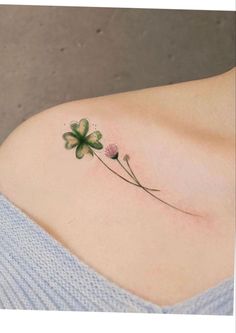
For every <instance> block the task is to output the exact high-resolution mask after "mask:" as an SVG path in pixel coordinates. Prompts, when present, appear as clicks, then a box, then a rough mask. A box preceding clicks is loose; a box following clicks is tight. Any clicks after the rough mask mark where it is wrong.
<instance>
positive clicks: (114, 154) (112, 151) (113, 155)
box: [105, 143, 119, 160]
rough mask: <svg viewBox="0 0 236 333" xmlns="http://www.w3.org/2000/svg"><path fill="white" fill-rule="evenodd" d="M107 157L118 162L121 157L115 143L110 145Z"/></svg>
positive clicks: (106, 152)
mask: <svg viewBox="0 0 236 333" xmlns="http://www.w3.org/2000/svg"><path fill="white" fill-rule="evenodd" d="M105 155H106V156H107V157H109V158H112V159H113V160H116V159H117V158H118V156H119V151H118V147H117V145H115V144H114V143H112V144H110V145H108V146H107V147H106V149H105Z"/></svg>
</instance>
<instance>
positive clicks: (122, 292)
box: [0, 192, 234, 314]
mask: <svg viewBox="0 0 236 333" xmlns="http://www.w3.org/2000/svg"><path fill="white" fill-rule="evenodd" d="M1 205H3V206H5V207H6V208H7V209H8V210H9V211H10V212H11V214H15V215H17V216H18V217H19V219H14V227H15V228H16V229H15V230H17V233H18V235H19V237H20V236H21V232H22V235H23V234H24V232H25V231H26V229H27V230H30V233H29V234H30V235H31V236H32V235H33V236H34V237H36V238H37V237H41V239H43V240H44V241H45V244H46V243H47V244H49V245H50V246H49V247H47V249H48V248H50V249H51V250H52V253H53V254H55V258H54V259H55V261H56V262H57V264H58V265H61V264H63V265H65V269H68V267H70V264H71V263H73V265H75V266H76V267H77V268H78V269H79V271H80V273H81V270H82V272H86V274H88V276H90V277H94V278H96V279H98V280H99V281H100V282H101V283H102V286H103V288H105V289H106V291H107V292H112V293H113V296H114V295H115V296H114V297H117V298H118V301H120V302H127V307H128V311H127V312H129V308H130V300H132V302H133V303H132V302H131V303H132V304H135V307H136V310H137V312H154V313H190V314H191V313H193V311H196V308H197V307H198V306H200V305H201V306H202V305H205V306H208V305H209V304H208V303H209V302H210V301H212V300H214V299H216V298H217V297H218V298H219V299H222V297H223V296H224V295H225V290H231V291H232V288H233V284H234V277H229V278H226V279H224V280H223V281H221V282H220V283H218V284H216V285H215V286H213V287H211V288H209V289H207V290H205V291H203V292H201V293H198V294H196V295H194V296H193V297H191V298H188V299H186V300H184V301H181V302H178V303H176V304H174V305H166V306H160V305H158V304H155V303H152V302H150V301H148V300H146V299H143V298H142V297H140V296H137V295H136V294H134V293H133V292H131V291H129V290H127V289H125V288H123V287H121V286H119V285H118V284H116V283H114V282H113V281H111V280H109V279H108V278H107V277H105V276H103V275H102V274H101V273H99V272H97V271H96V270H95V269H94V268H93V267H91V266H89V265H88V264H87V263H85V262H84V261H83V260H81V259H80V258H79V257H77V256H76V255H74V254H73V253H72V252H71V251H70V250H69V249H68V248H66V247H65V246H64V245H63V244H62V243H60V242H59V241H58V240H57V239H56V238H54V237H53V236H52V235H51V234H49V233H48V232H47V231H46V230H45V229H43V228H42V227H41V226H40V225H39V224H38V223H37V222H36V221H34V220H33V219H32V218H30V217H29V216H28V215H27V214H26V213H25V212H24V211H23V210H22V209H21V208H19V207H18V206H17V205H15V204H14V203H13V202H12V201H11V200H10V199H8V198H7V197H6V196H5V195H4V194H2V193H1V192H0V227H1V228H2V226H1ZM4 217H5V216H3V218H4ZM3 222H4V227H6V228H7V224H8V225H9V224H11V225H12V222H11V220H10V219H9V220H5V219H4V221H3ZM11 232H12V229H11ZM12 236H13V235H12ZM19 237H18V238H19ZM20 241H21V240H20ZM41 246H42V247H43V246H44V244H41ZM41 250H43V248H42V249H41ZM60 256H61V257H60ZM72 273H74V271H73V272H72ZM75 273H76V271H75ZM93 292H95V290H93ZM230 295H231V294H230ZM130 309H131V308H130ZM194 309H195V310H194ZM131 310H132V309H131ZM131 312H132V311H131Z"/></svg>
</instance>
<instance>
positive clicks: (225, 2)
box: [0, 0, 236, 11]
mask: <svg viewBox="0 0 236 333" xmlns="http://www.w3.org/2000/svg"><path fill="white" fill-rule="evenodd" d="M0 4H13V5H14V4H15V5H42V6H49V5H50V6H83V7H122V8H160V9H192V10H230V11H235V9H236V8H235V6H236V4H235V0H13V1H11V0H5V1H4V0H3V1H0Z"/></svg>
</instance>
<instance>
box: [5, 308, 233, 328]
mask: <svg viewBox="0 0 236 333" xmlns="http://www.w3.org/2000/svg"><path fill="white" fill-rule="evenodd" d="M0 318H1V331H2V332H4V333H11V332H12V333H13V332H14V333H15V332H17V333H28V332H29V333H32V332H33V333H42V332H46V333H47V332H56V333H61V332H69V333H78V332H82V333H87V332H96V333H99V332H102V333H108V332H109V333H111V332H112V333H121V332H124V333H132V332H134V333H141V332H142V333H146V332H148V333H154V332H155V333H156V332H160V333H162V332H165V333H166V332H171V333H173V332H181V333H189V332H191V333H199V332H203V333H207V332H214V333H222V332H227V333H233V332H235V330H234V326H235V324H234V317H233V316H207V315H162V314H136V313H130V314H124V313H97V312H94V313H91V312H67V311H65V312H62V311H37V310H36V311H25V310H0Z"/></svg>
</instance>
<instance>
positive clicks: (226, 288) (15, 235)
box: [0, 194, 234, 315]
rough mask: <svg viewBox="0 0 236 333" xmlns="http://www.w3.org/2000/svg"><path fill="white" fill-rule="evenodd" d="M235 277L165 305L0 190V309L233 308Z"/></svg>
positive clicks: (160, 310) (157, 310)
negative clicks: (56, 234) (78, 252)
mask: <svg viewBox="0 0 236 333" xmlns="http://www.w3.org/2000/svg"><path fill="white" fill-rule="evenodd" d="M233 287H234V279H233V277H232V278H230V279H227V280H225V281H222V282H221V283H220V284H218V285H217V286H215V287H214V288H210V289H208V290H207V291H205V292H203V293H201V294H199V295H197V296H195V297H193V298H191V299H189V300H187V301H185V302H182V303H178V304H176V305H174V306H164V307H160V306H158V305H156V304H152V303H150V302H148V301H146V300H143V299H142V298H140V297H137V296H136V295H134V294H132V293H131V292H128V291H126V290H125V289H123V288H121V287H119V286H118V285H116V284H114V283H113V282H111V281H109V280H108V279H106V278H105V277H103V276H102V275H100V274H99V273H97V272H96V271H95V270H94V269H92V268H91V267H89V266H88V265H86V264H85V263H84V262H82V261H81V260H79V259H78V258H77V257H76V256H74V255H73V254H71V253H70V252H69V251H68V250H67V249H66V248H64V247H63V246H62V245H61V244H60V243H59V242H57V241H56V240H55V239H54V238H53V237H52V236H50V235H49V234H48V233H47V232H46V231H45V230H43V229H42V228H41V227H40V226H39V225H38V224H36V223H35V222H34V221H32V220H31V219H30V218H29V217H28V216H27V215H25V214H24V213H23V212H22V211H21V210H20V209H19V208H17V207H16V206H15V205H13V203H12V202H10V201H9V200H8V199H7V198H6V197H5V196H4V195H2V194H0V309H32V310H71V311H113V312H146V313H171V314H173V313H179V314H213V315H232V314H233Z"/></svg>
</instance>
